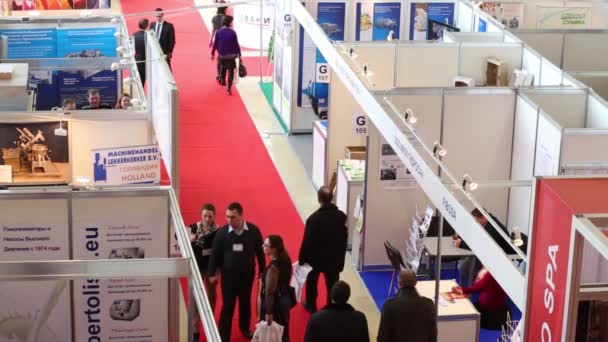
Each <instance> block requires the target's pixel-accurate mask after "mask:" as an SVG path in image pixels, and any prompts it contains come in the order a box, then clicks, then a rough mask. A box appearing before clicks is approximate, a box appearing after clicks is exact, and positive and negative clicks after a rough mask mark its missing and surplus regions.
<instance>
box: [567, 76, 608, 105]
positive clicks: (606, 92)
mask: <svg viewBox="0 0 608 342" xmlns="http://www.w3.org/2000/svg"><path fill="white" fill-rule="evenodd" d="M569 74H570V75H571V76H572V77H574V78H576V80H577V81H579V82H581V83H582V84H584V85H585V86H587V87H589V88H592V89H593V91H595V92H596V93H597V94H598V95H600V96H601V97H602V98H604V99H608V69H606V71H605V72H597V73H586V72H585V73H576V72H575V73H569ZM564 83H565V77H564Z"/></svg>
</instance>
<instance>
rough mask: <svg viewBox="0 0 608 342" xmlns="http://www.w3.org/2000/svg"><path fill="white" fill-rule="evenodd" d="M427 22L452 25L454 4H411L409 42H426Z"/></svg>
mask: <svg viewBox="0 0 608 342" xmlns="http://www.w3.org/2000/svg"><path fill="white" fill-rule="evenodd" d="M429 20H435V21H437V22H439V23H442V24H447V25H454V3H449V2H445V3H442V2H431V3H425V2H413V3H412V4H411V7H410V40H426V28H427V24H428V21H429Z"/></svg>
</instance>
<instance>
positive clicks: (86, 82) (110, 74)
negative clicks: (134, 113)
mask: <svg viewBox="0 0 608 342" xmlns="http://www.w3.org/2000/svg"><path fill="white" fill-rule="evenodd" d="M53 83H54V84H56V87H57V91H58V96H57V99H58V100H59V103H62V102H63V100H64V99H66V98H72V99H74V100H76V108H81V107H82V106H86V105H88V100H87V91H88V90H89V89H97V90H99V94H100V95H101V103H104V104H107V105H109V106H110V107H112V108H114V105H115V104H116V101H117V98H118V88H117V87H118V73H117V72H116V71H111V70H102V71H98V72H95V73H92V74H89V72H88V71H76V72H68V71H55V72H54V73H53Z"/></svg>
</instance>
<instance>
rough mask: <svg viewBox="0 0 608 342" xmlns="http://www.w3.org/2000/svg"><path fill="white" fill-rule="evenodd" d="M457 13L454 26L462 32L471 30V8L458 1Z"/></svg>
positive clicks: (472, 17)
mask: <svg viewBox="0 0 608 342" xmlns="http://www.w3.org/2000/svg"><path fill="white" fill-rule="evenodd" d="M457 15H458V21H457V22H456V25H455V26H456V27H458V28H459V29H460V31H462V32H473V19H474V16H473V9H472V8H471V7H469V6H467V5H465V4H464V3H463V2H462V1H459V2H458V13H457Z"/></svg>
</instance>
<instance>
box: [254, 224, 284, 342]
mask: <svg viewBox="0 0 608 342" xmlns="http://www.w3.org/2000/svg"><path fill="white" fill-rule="evenodd" d="M262 246H263V249H264V254H265V255H266V256H268V257H270V264H268V267H266V272H265V273H264V275H263V276H262V277H261V279H260V296H259V303H260V304H259V308H260V321H261V320H265V321H266V322H268V325H270V324H272V322H273V321H274V322H277V323H278V324H280V325H282V326H283V327H284V330H283V338H282V341H283V342H289V341H290V340H289V310H291V304H292V299H291V297H290V294H289V286H290V285H289V281H290V280H291V272H292V270H291V259H290V258H289V254H287V250H285V245H284V244H283V239H282V238H281V237H280V236H278V235H269V236H268V238H266V241H264V244H263V245H262Z"/></svg>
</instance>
